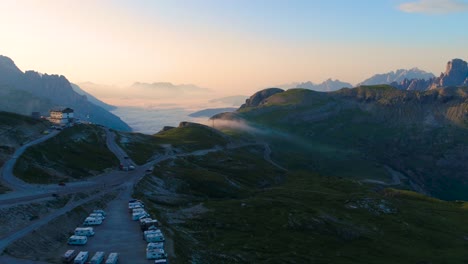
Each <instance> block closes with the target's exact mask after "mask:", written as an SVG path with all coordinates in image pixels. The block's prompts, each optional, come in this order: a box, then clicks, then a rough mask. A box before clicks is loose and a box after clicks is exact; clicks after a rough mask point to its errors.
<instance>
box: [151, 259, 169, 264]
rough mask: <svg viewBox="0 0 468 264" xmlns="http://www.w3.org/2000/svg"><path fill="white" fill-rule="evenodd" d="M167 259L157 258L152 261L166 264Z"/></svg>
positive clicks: (157, 263) (155, 263) (156, 263)
mask: <svg viewBox="0 0 468 264" xmlns="http://www.w3.org/2000/svg"><path fill="white" fill-rule="evenodd" d="M166 263H167V259H157V260H155V261H154V264H166Z"/></svg>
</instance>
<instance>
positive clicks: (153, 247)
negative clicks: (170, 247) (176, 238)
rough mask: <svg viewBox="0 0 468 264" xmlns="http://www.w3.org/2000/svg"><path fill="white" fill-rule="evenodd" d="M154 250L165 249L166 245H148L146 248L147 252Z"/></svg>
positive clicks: (161, 243) (157, 243) (158, 243)
mask: <svg viewBox="0 0 468 264" xmlns="http://www.w3.org/2000/svg"><path fill="white" fill-rule="evenodd" d="M154 249H164V243H163V242H156V243H148V245H147V246H146V251H151V250H154Z"/></svg>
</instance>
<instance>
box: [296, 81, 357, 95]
mask: <svg viewBox="0 0 468 264" xmlns="http://www.w3.org/2000/svg"><path fill="white" fill-rule="evenodd" d="M351 87H353V85H352V84H350V83H347V82H341V81H339V80H332V79H328V80H326V81H324V82H322V83H320V84H315V83H312V82H310V81H309V82H305V83H300V84H298V85H297V86H296V88H305V89H309V90H314V91H321V92H331V91H336V90H339V89H341V88H351Z"/></svg>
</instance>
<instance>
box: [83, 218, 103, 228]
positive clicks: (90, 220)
mask: <svg viewBox="0 0 468 264" xmlns="http://www.w3.org/2000/svg"><path fill="white" fill-rule="evenodd" d="M100 224H102V219H100V218H94V217H86V219H85V220H84V222H83V225H85V226H91V225H100Z"/></svg>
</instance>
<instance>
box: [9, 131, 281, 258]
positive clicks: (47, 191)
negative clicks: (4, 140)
mask: <svg viewBox="0 0 468 264" xmlns="http://www.w3.org/2000/svg"><path fill="white" fill-rule="evenodd" d="M57 133H58V132H55V133H51V134H50V135H48V136H45V137H43V138H41V139H38V140H35V141H32V142H30V143H28V144H26V145H24V146H23V147H22V148H20V149H18V151H17V152H15V155H14V156H13V158H12V159H11V160H9V161H8V162H7V163H6V164H8V166H6V167H4V170H3V173H2V179H3V180H4V181H5V182H7V183H8V184H9V185H11V187H13V188H12V189H13V190H15V191H14V192H12V193H8V194H6V195H0V205H1V204H14V203H24V202H27V201H33V200H37V199H42V198H44V197H47V196H50V195H51V194H52V193H60V194H72V193H78V192H83V191H90V190H99V192H98V193H96V194H94V195H93V196H91V197H88V198H86V199H84V200H81V201H78V202H73V203H70V204H67V205H66V206H65V207H63V208H62V209H60V210H57V211H55V212H54V213H51V214H49V215H47V216H44V217H43V218H41V219H39V220H37V221H34V222H33V223H31V225H29V226H27V227H25V228H22V229H20V230H15V231H12V233H10V234H8V235H6V236H4V237H2V238H0V252H1V251H3V250H4V249H5V248H6V247H7V246H8V245H9V244H10V243H12V242H14V241H15V240H17V239H19V238H21V237H24V236H26V235H27V234H28V233H30V232H32V231H33V230H34V229H37V228H39V227H41V226H43V225H46V224H47V223H48V222H49V221H51V220H52V219H54V218H56V217H58V216H60V215H62V214H64V213H66V212H68V211H71V210H73V209H74V208H75V207H77V206H79V205H81V204H84V203H86V202H89V201H91V200H93V199H96V198H98V197H99V196H101V195H103V194H105V193H108V192H109V191H111V190H115V189H117V188H120V187H125V188H124V190H123V191H122V193H121V194H120V196H119V198H118V199H116V200H114V201H113V202H111V203H109V207H108V209H107V210H108V212H109V218H108V219H106V223H105V224H103V225H102V226H101V227H98V228H97V230H96V231H97V233H96V237H95V238H92V239H91V240H90V243H89V248H90V251H98V250H104V251H107V252H110V251H117V252H120V253H122V262H123V263H134V264H139V263H142V264H143V263H151V262H149V261H147V260H146V258H145V253H144V252H145V243H144V241H143V240H142V234H141V231H140V230H139V226H138V224H137V223H134V222H132V221H131V219H130V216H129V215H128V213H127V209H126V204H127V200H128V198H129V197H130V195H131V193H132V191H133V186H134V185H135V184H136V183H137V182H138V181H139V180H140V179H141V178H143V177H144V175H145V171H146V170H147V169H149V168H152V167H154V165H155V164H157V163H159V162H162V161H164V160H167V159H172V158H176V157H179V156H187V155H206V154H207V153H210V152H215V151H219V150H221V148H219V147H214V148H211V149H206V150H198V151H194V152H192V153H181V154H173V153H171V154H167V155H162V156H156V157H155V158H154V159H153V160H151V161H150V162H148V163H146V164H144V165H142V166H136V165H135V163H133V161H132V160H130V159H129V158H125V157H127V154H126V153H125V151H123V150H122V149H121V148H120V147H119V146H118V145H117V143H116V142H115V135H114V133H113V132H111V131H109V130H108V129H106V135H107V140H106V142H107V146H108V148H109V150H111V151H112V152H113V153H114V154H115V155H116V157H117V158H118V159H119V160H120V162H121V163H122V164H124V165H134V166H135V167H136V168H135V170H133V171H127V172H124V171H112V172H109V173H105V174H102V175H99V176H95V177H92V178H90V179H88V180H87V181H83V182H75V183H70V184H67V186H65V187H61V186H57V185H40V186H39V185H32V184H27V183H25V182H23V181H21V180H18V179H17V178H16V177H14V175H13V167H14V164H15V162H16V159H17V157H19V155H21V154H22V153H23V152H24V151H25V150H26V148H27V147H29V146H32V145H34V144H38V143H41V142H43V141H45V140H47V139H49V138H51V137H53V136H54V135H56V134H57ZM247 145H250V144H247ZM243 146H244V145H237V146H230V147H228V148H229V149H233V148H238V147H243ZM270 152H271V151H270V150H269V146H265V154H264V157H265V159H266V160H267V161H269V162H271V163H272V164H274V162H272V161H271V159H270V158H269V156H270ZM274 165H276V166H278V165H277V164H274ZM278 167H280V166H278ZM99 234H101V236H99ZM0 260H1V258H0Z"/></svg>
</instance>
